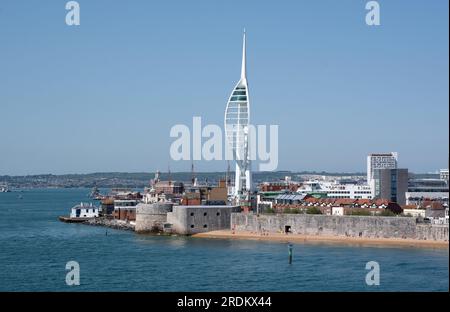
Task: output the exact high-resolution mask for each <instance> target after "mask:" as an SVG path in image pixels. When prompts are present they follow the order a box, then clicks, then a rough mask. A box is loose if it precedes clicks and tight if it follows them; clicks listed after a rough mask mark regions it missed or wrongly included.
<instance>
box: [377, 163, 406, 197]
mask: <svg viewBox="0 0 450 312" xmlns="http://www.w3.org/2000/svg"><path fill="white" fill-rule="evenodd" d="M372 181H373V185H374V189H373V192H374V198H381V199H387V200H390V201H392V202H396V203H397V204H399V205H405V204H406V192H407V191H408V169H397V168H396V169H389V168H382V169H378V168H377V169H374V170H373V171H372Z"/></svg>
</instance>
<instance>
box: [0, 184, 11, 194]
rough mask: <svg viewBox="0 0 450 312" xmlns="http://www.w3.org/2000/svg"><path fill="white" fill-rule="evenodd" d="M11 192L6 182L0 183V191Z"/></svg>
mask: <svg viewBox="0 0 450 312" xmlns="http://www.w3.org/2000/svg"><path fill="white" fill-rule="evenodd" d="M8 192H11V190H10V189H9V188H8V185H7V184H6V183H4V184H0V193H8Z"/></svg>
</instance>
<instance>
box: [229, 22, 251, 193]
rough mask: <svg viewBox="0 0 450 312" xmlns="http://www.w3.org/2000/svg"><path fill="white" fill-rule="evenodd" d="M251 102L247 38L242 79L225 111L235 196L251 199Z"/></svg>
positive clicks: (243, 46)
mask: <svg viewBox="0 0 450 312" xmlns="http://www.w3.org/2000/svg"><path fill="white" fill-rule="evenodd" d="M249 124H250V101H249V94H248V84H247V68H246V38H245V30H244V38H243V44H242V67H241V79H240V80H239V82H238V83H237V84H236V86H235V87H234V89H233V92H232V93H231V95H230V97H229V99H228V103H227V108H226V110H225V131H226V139H227V142H228V144H229V147H230V148H231V150H232V152H233V156H234V159H235V161H236V177H235V188H234V195H235V197H236V198H240V199H246V200H248V199H249V192H250V191H251V187H252V182H251V162H250V153H249Z"/></svg>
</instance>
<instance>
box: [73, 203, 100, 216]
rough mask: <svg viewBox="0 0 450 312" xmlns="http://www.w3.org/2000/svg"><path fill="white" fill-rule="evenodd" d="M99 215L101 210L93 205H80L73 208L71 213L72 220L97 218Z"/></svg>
mask: <svg viewBox="0 0 450 312" xmlns="http://www.w3.org/2000/svg"><path fill="white" fill-rule="evenodd" d="M98 215H99V208H98V207H95V206H94V205H92V204H91V203H89V204H86V203H80V204H79V205H76V206H74V207H72V209H71V211H70V218H73V219H76V218H97V217H98Z"/></svg>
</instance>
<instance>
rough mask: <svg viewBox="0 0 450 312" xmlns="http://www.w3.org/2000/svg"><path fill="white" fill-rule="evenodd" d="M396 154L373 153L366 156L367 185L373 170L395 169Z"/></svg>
mask: <svg viewBox="0 0 450 312" xmlns="http://www.w3.org/2000/svg"><path fill="white" fill-rule="evenodd" d="M397 162H398V153H396V152H393V153H374V154H369V156H367V183H369V182H370V180H372V178H373V177H372V174H373V170H374V169H396V168H397Z"/></svg>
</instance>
